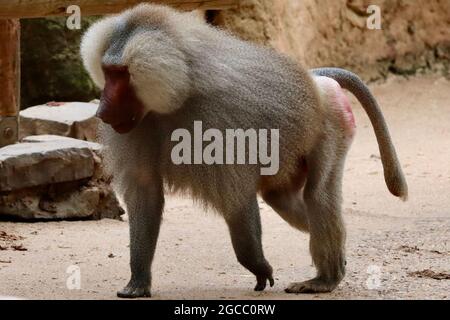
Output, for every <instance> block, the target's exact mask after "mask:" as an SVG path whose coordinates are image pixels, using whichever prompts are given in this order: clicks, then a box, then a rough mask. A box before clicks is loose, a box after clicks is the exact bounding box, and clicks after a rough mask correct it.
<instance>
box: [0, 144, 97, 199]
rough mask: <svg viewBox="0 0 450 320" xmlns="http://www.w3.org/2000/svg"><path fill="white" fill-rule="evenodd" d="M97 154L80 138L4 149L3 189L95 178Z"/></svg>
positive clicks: (1, 155)
mask: <svg viewBox="0 0 450 320" xmlns="http://www.w3.org/2000/svg"><path fill="white" fill-rule="evenodd" d="M35 139H36V138H35ZM44 139H50V138H44ZM94 156H95V155H94V153H93V151H92V150H91V148H90V147H89V146H88V145H86V144H83V143H82V142H80V141H79V140H76V139H55V140H49V141H42V142H24V143H17V144H13V145H9V146H6V147H3V148H0V191H11V190H17V189H23V188H27V187H34V186H39V185H46V184H52V183H58V182H65V181H74V180H79V179H83V178H88V177H92V176H93V174H94Z"/></svg>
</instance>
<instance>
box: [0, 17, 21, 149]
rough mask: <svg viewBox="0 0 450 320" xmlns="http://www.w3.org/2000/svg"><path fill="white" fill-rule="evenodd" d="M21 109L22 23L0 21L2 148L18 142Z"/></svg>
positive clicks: (0, 123)
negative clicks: (18, 116) (18, 122)
mask: <svg viewBox="0 0 450 320" xmlns="http://www.w3.org/2000/svg"><path fill="white" fill-rule="evenodd" d="M19 109H20V22H19V20H11V19H6V20H4V19H0V147H1V146H4V145H7V144H11V143H14V142H16V141H17V136H18V134H17V131H18V126H17V115H18V112H19Z"/></svg>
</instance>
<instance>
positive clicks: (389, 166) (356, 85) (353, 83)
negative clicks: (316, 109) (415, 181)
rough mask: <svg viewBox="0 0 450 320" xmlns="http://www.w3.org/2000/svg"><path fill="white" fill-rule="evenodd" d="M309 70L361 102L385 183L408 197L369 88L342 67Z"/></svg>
mask: <svg viewBox="0 0 450 320" xmlns="http://www.w3.org/2000/svg"><path fill="white" fill-rule="evenodd" d="M311 72H312V74H313V75H315V76H323V77H328V78H332V79H334V80H335V81H337V82H338V83H339V85H340V86H341V87H342V88H344V89H347V90H349V91H350V92H351V93H352V94H353V95H354V96H355V97H356V98H357V99H358V101H359V102H360V103H361V105H362V106H363V108H364V110H365V111H366V113H367V115H368V116H369V119H370V122H371V123H372V126H373V128H374V131H375V135H376V137H377V141H378V147H379V149H380V155H381V162H382V163H383V170H384V180H385V181H386V185H387V187H388V189H389V191H390V192H391V193H392V194H393V195H394V196H397V197H400V198H401V199H402V200H406V199H407V198H408V185H407V184H406V180H405V177H404V175H403V172H402V168H401V166H400V162H399V161H398V158H397V153H396V152H395V148H394V145H393V144H392V140H391V136H390V135H389V130H388V127H387V124H386V121H385V120H384V117H383V113H382V112H381V109H380V107H379V105H378V103H377V101H376V100H375V98H374V96H373V95H372V93H371V92H370V90H369V88H368V87H367V86H366V85H365V84H364V82H363V81H362V80H361V79H360V78H359V77H358V76H357V75H356V74H354V73H352V72H350V71H347V70H344V69H339V68H318V69H312V70H311Z"/></svg>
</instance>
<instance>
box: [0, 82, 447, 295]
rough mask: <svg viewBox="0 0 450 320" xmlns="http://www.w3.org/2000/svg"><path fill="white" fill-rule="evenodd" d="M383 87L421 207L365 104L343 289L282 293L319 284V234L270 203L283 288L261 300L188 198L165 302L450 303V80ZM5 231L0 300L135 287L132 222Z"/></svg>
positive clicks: (160, 257)
mask: <svg viewBox="0 0 450 320" xmlns="http://www.w3.org/2000/svg"><path fill="white" fill-rule="evenodd" d="M372 89H373V92H374V94H375V95H376V97H377V98H378V99H379V102H380V104H381V106H382V108H383V110H384V113H385V116H386V118H387V120H388V123H389V126H390V129H391V133H392V136H393V139H394V142H395V145H396V147H397V150H398V152H399V156H400V159H401V162H402V164H403V167H404V169H405V172H406V176H407V180H408V182H409V188H410V199H409V201H408V202H406V203H403V202H401V201H399V200H398V199H397V198H395V197H393V196H391V195H390V194H389V192H388V191H387V189H386V186H385V184H384V180H383V175H382V167H381V163H380V160H379V158H378V157H377V155H378V149H377V144H376V142H375V138H374V134H373V131H372V128H371V126H370V125H369V122H368V119H367V116H366V115H365V114H364V112H363V111H362V109H361V107H359V106H358V105H357V103H354V105H355V108H354V110H355V116H356V119H357V125H358V132H357V135H356V139H355V141H354V144H353V147H352V149H351V152H350V154H349V157H348V160H347V166H346V170H345V179H344V198H345V202H344V212H345V214H344V216H345V221H346V225H347V229H348V241H347V247H348V258H347V260H348V264H347V267H348V269H347V275H346V277H345V279H344V280H343V282H342V283H341V285H340V286H339V288H338V289H337V290H336V291H334V292H333V293H330V294H320V295H288V294H285V293H284V292H283V289H284V288H285V287H286V286H287V285H288V284H289V282H291V281H299V280H305V279H307V278H309V277H311V276H313V275H314V268H313V267H312V265H311V258H310V255H309V252H308V236H307V235H305V234H301V233H300V232H298V231H296V230H294V229H292V228H291V227H289V226H288V225H287V224H286V223H285V222H284V221H282V220H281V218H279V217H278V215H276V214H275V213H274V212H273V211H272V210H271V209H270V208H269V207H268V206H267V205H265V204H264V203H263V202H262V201H261V216H262V223H263V231H264V239H263V241H264V248H265V254H266V257H267V259H268V260H269V261H270V263H271V264H272V266H273V267H274V276H275V279H276V280H275V281H276V283H275V286H274V287H273V288H269V289H266V291H265V292H263V293H255V292H253V291H252V288H253V287H254V285H255V279H254V277H253V276H252V275H251V274H249V273H248V272H247V271H246V270H245V269H243V268H242V267H241V266H240V265H239V264H238V263H237V262H236V259H235V257H234V253H233V250H232V247H231V243H230V240H229V237H228V234H227V230H226V226H225V223H224V222H223V221H222V220H221V219H220V218H218V217H217V216H216V215H214V214H206V213H204V212H203V211H202V210H201V209H200V208H197V207H195V206H193V205H192V203H191V201H190V200H189V199H179V198H174V197H172V198H169V199H168V200H167V206H166V212H165V220H164V223H163V226H162V230H161V236H160V241H159V243H158V248H157V252H156V258H155V262H154V265H153V270H154V273H153V274H154V280H153V296H154V298H155V299H190V298H193V299H205V298H206V299H218V298H231V299H235V298H237V299H348V298H356V299H366V298H375V299H380V298H382V299H386V298H387V299H397V298H398V299H413V298H420V299H450V191H449V190H450V82H449V81H447V80H445V79H443V78H439V77H432V76H424V77H418V78H412V79H410V80H405V79H398V78H392V79H390V80H389V81H388V82H387V83H384V84H381V85H374V86H372ZM1 231H4V232H6V233H7V235H5V234H3V236H1V237H0V246H2V247H3V249H6V250H1V251H0V295H9V296H20V297H26V298H33V299H114V298H115V297H116V296H115V292H116V290H118V289H120V288H121V287H122V286H123V285H125V284H126V282H127V280H128V276H129V269H128V227H127V223H126V221H125V222H121V221H112V220H103V221H85V222H49V223H9V222H0V232H1ZM8 235H15V236H16V238H14V237H10V236H8ZM18 237H23V238H18ZM12 246H16V249H15V250H14V249H13V248H12ZM23 248H25V249H27V250H26V251H20V249H23ZM73 265H75V266H78V267H79V271H80V275H81V277H80V278H81V288H80V289H79V290H77V289H73V290H69V289H68V288H67V285H66V282H67V279H68V277H70V275H71V274H70V273H67V271H69V272H72V274H74V273H73V271H71V269H70V266H73ZM68 268H69V269H68ZM75 273H76V271H75Z"/></svg>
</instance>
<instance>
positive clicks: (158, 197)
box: [117, 179, 164, 298]
mask: <svg viewBox="0 0 450 320" xmlns="http://www.w3.org/2000/svg"><path fill="white" fill-rule="evenodd" d="M130 183H134V185H132V186H129V190H128V192H126V194H125V199H124V200H125V202H126V206H127V212H128V216H129V224H130V267H131V279H130V281H129V283H128V284H127V286H126V287H125V288H123V289H122V290H120V291H119V292H117V296H119V297H121V298H138V297H150V296H151V293H150V286H151V270H150V269H151V264H152V260H153V255H154V252H155V247H156V241H157V239H158V234H159V227H160V224H161V215H162V209H163V205H164V195H163V191H162V184H161V181H160V180H159V179H152V181H151V183H149V184H148V185H146V186H145V187H144V186H142V185H139V184H138V183H136V181H132V182H130Z"/></svg>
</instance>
